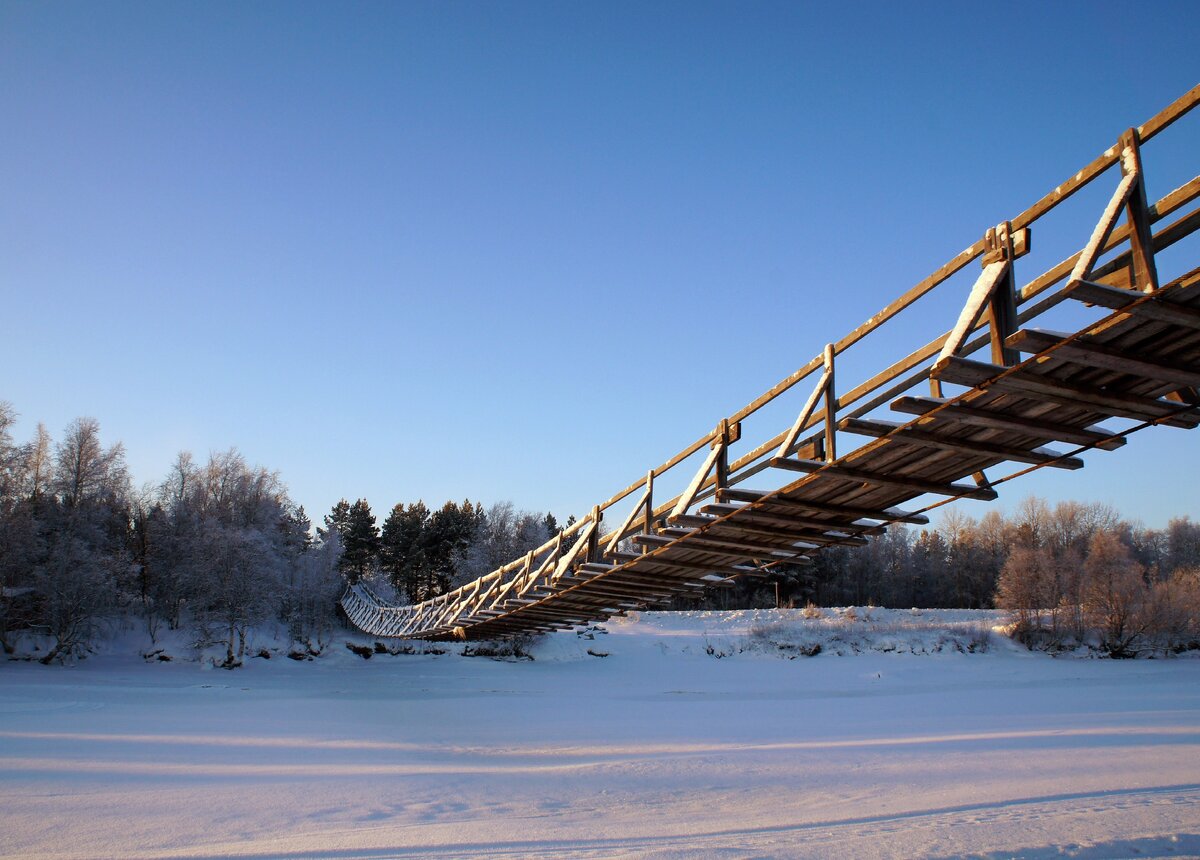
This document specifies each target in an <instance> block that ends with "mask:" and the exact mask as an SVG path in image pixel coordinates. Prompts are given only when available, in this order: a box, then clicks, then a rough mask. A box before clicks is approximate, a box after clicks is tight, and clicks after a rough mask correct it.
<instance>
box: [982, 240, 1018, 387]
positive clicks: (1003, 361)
mask: <svg viewBox="0 0 1200 860" xmlns="http://www.w3.org/2000/svg"><path fill="white" fill-rule="evenodd" d="M987 238H988V239H989V240H990V242H991V243H992V246H993V249H994V251H995V252H996V253H997V254H999V255H1000V258H1001V259H1003V260H1004V261H1005V262H1006V263H1007V264H1008V265H1007V266H1005V268H1004V274H1003V275H1001V277H1000V280H999V281H997V283H996V286H995V287H994V288H993V289H992V294H991V296H989V298H988V314H989V316H990V318H991V324H990V326H989V331H990V333H991V339H992V364H997V365H1000V366H1002V367H1012V366H1013V365H1015V364H1019V363H1020V362H1021V354H1020V352H1018V351H1017V350H1015V349H1012V348H1011V347H1008V346H1005V344H1004V342H1005V340H1006V339H1007V338H1008V336H1009V335H1011V334H1012V333H1013V332H1015V331H1016V330H1017V279H1016V274H1015V270H1014V268H1013V260H1014V259H1015V258H1016V254H1014V253H1013V235H1012V223H1011V222H1009V221H1004V222H1002V223H1000V224H998V225H997V226H996V228H995V229H994V230H988V232H987ZM985 259H987V257H985Z"/></svg>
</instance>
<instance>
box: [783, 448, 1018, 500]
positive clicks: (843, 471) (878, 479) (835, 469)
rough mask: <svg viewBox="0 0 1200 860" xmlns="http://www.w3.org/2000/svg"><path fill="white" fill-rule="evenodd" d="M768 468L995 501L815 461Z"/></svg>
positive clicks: (981, 492)
mask: <svg viewBox="0 0 1200 860" xmlns="http://www.w3.org/2000/svg"><path fill="white" fill-rule="evenodd" d="M771 465H772V466H775V467H776V468H779V469H790V470H791V471H793V472H806V473H815V472H820V473H821V474H822V475H828V476H829V477H831V478H839V479H841V480H845V481H862V482H864V483H868V484H877V485H879V486H884V487H896V488H898V489H902V490H911V491H913V492H915V493H933V494H935V495H940V496H957V497H959V498H964V499H980V500H982V501H987V502H990V501H992V500H993V499H995V498H996V497H997V495H998V494H997V493H996V491H995V490H992V489H989V488H987V487H975V486H972V485H970V484H940V483H937V482H936V481H926V480H924V479H922V478H917V477H912V476H908V475H885V474H882V473H879V472H872V471H868V470H867V469H856V468H853V467H851V466H843V465H841V464H837V465H829V464H827V463H822V462H820V461H819V460H793V459H791V458H774V459H772V460H771Z"/></svg>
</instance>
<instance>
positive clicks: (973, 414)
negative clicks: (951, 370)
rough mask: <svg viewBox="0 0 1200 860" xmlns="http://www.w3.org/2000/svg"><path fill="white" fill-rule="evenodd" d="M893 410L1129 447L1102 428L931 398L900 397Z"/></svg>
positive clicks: (1076, 441) (1080, 442)
mask: <svg viewBox="0 0 1200 860" xmlns="http://www.w3.org/2000/svg"><path fill="white" fill-rule="evenodd" d="M892 409H893V410H895V411H896V412H904V413H907V414H909V415H926V414H928V413H930V412H933V411H934V410H938V411H937V416H936V417H937V418H939V419H944V420H952V421H961V422H962V423H964V424H971V425H973V426H975V427H989V428H993V429H996V430H1012V431H1015V432H1019V433H1028V434H1029V435H1030V436H1037V437H1041V438H1046V439H1057V440H1058V441H1060V442H1070V443H1072V444H1075V445H1084V446H1087V447H1089V448H1100V449H1102V450H1104V451H1113V450H1116V449H1117V448H1120V447H1121V446H1122V445H1124V444H1125V438H1124V437H1123V436H1118V435H1117V434H1115V433H1113V432H1111V431H1109V430H1105V429H1103V428H1101V427H1092V426H1089V427H1076V426H1074V425H1071V424H1061V423H1059V422H1056V421H1048V420H1045V419H1041V418H1027V417H1024V416H1022V415H1012V414H1008V413H1003V412H996V411H994V410H990V409H983V408H980V407H976V406H967V405H965V404H958V403H951V404H947V402H946V401H943V400H935V399H933V398H931V397H899V398H897V399H896V400H894V401H893V402H892Z"/></svg>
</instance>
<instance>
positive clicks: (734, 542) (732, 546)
mask: <svg viewBox="0 0 1200 860" xmlns="http://www.w3.org/2000/svg"><path fill="white" fill-rule="evenodd" d="M688 531H689V530H688V529H682V528H679V529H677V528H673V527H668V528H665V529H663V533H664V534H665V535H668V536H672V535H677V536H679V537H683V535H684V533H686V532H688ZM680 547H681V548H685V549H692V550H694V551H696V552H704V553H707V554H711V555H720V554H728V553H729V551H731V550H732V551H735V552H737V553H738V555H737V556H731V557H736V558H741V559H748V558H762V557H763V556H764V555H768V556H771V557H773V558H776V559H784V558H787V559H793V558H801V557H803V556H804V554H805V553H808V552H811V551H812V550H814V549H817V548H818V544H813V543H808V542H804V543H801V542H799V541H790V542H788V541H781V542H779V543H774V542H771V541H768V540H766V539H764V538H759V539H758V540H749V541H744V540H742V539H741V538H740V537H737V536H734V537H730V536H729V535H728V533H721V534H715V535H711V536H710V535H707V534H706V535H703V536H698V537H689V538H688V539H687V541H686V542H685V543H683V544H680Z"/></svg>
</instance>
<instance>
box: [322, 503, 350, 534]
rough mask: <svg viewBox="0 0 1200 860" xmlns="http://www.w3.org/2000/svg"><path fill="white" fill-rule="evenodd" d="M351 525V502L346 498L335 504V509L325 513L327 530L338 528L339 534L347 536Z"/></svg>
mask: <svg viewBox="0 0 1200 860" xmlns="http://www.w3.org/2000/svg"><path fill="white" fill-rule="evenodd" d="M349 526H350V503H349V502H347V501H346V500H345V499H342V500H340V501H339V502H338V503H337V504H336V505H334V506H333V510H331V511H330V512H329V513H327V514H326V515H325V531H326V532H328V531H329V530H330V529H336V530H337V533H338V536H339V537H341V538H345V536H346V533H347V532H348V531H349Z"/></svg>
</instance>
